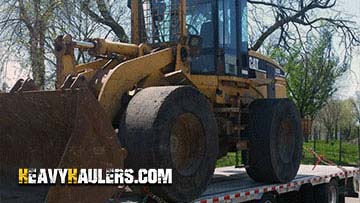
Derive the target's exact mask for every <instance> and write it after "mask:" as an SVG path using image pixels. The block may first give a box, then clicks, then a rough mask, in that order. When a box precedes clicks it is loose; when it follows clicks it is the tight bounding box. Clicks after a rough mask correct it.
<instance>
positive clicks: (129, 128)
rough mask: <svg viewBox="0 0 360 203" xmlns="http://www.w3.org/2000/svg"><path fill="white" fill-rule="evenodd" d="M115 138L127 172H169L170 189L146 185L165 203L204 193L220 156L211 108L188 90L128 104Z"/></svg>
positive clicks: (162, 91) (154, 92) (144, 95)
mask: <svg viewBox="0 0 360 203" xmlns="http://www.w3.org/2000/svg"><path fill="white" fill-rule="evenodd" d="M119 126H120V128H119V138H120V141H121V143H123V144H124V145H125V148H126V149H127V150H128V156H127V158H126V159H125V167H126V168H132V169H134V170H135V171H137V170H138V169H141V168H145V169H149V168H155V169H157V168H164V169H167V168H170V169H173V170H172V184H171V185H150V190H151V192H152V193H154V194H155V195H157V196H159V197H161V198H163V199H164V200H166V201H168V202H190V201H192V200H193V199H195V198H196V197H198V196H199V195H200V194H201V193H202V192H204V191H205V189H206V187H207V185H208V183H209V181H210V179H211V177H212V175H213V173H214V169H215V164H216V160H217V155H218V146H219V145H218V133H217V132H218V130H217V122H216V119H215V116H214V114H213V112H212V111H211V107H210V103H209V102H208V100H207V98H206V97H205V96H203V95H202V94H201V93H200V92H199V91H198V90H196V89H195V88H192V87H190V86H166V87H150V88H145V89H143V90H141V91H140V92H138V93H137V94H136V95H135V96H134V97H133V98H132V99H131V101H130V103H129V105H128V107H127V109H126V111H125V114H124V116H123V117H122V121H121V122H120V125H119Z"/></svg>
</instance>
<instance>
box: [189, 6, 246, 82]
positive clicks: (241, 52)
mask: <svg viewBox="0 0 360 203" xmlns="http://www.w3.org/2000/svg"><path fill="white" fill-rule="evenodd" d="M186 6H187V13H186V26H187V29H188V35H189V38H190V39H191V37H192V36H199V39H200V40H201V45H200V50H199V51H198V52H197V53H192V54H191V73H192V74H206V75H208V74H211V75H212V74H216V75H231V76H239V77H248V68H249V65H248V64H249V63H248V37H247V34H248V33H247V6H246V1H243V0H217V1H213V0H187V5H186Z"/></svg>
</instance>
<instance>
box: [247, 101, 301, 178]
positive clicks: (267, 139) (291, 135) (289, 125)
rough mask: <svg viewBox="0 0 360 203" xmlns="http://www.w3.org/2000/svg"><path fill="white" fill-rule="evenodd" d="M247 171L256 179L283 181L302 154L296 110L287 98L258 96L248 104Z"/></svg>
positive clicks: (298, 119)
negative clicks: (257, 98)
mask: <svg viewBox="0 0 360 203" xmlns="http://www.w3.org/2000/svg"><path fill="white" fill-rule="evenodd" d="M248 133H249V141H250V142H249V151H248V152H247V153H244V154H247V156H248V157H247V158H248V160H247V163H248V167H247V168H246V171H247V173H248V175H249V176H250V177H251V178H252V179H254V180H255V181H257V182H266V183H278V182H280V183H286V182H289V181H291V180H292V179H293V178H294V177H295V176H296V174H297V172H298V170H299V167H300V162H301V158H302V145H303V137H302V129H301V120H300V116H299V113H298V111H297V109H296V106H295V104H294V103H293V102H292V101H290V100H289V99H261V100H255V101H254V102H252V103H251V105H250V115H249V126H248Z"/></svg>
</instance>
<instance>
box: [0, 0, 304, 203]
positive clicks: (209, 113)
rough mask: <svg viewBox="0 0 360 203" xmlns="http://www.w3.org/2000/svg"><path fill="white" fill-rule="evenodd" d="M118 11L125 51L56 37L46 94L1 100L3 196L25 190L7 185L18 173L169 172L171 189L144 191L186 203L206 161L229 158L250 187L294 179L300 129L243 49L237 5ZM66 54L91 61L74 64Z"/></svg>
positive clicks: (280, 88) (270, 64)
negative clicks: (125, 33)
mask: <svg viewBox="0 0 360 203" xmlns="http://www.w3.org/2000/svg"><path fill="white" fill-rule="evenodd" d="M128 4H129V8H130V9H131V11H132V12H131V18H132V19H131V25H132V26H131V27H132V32H131V44H130V43H121V42H111V41H108V40H106V39H89V40H86V41H77V40H75V39H73V38H72V37H71V36H69V35H64V36H59V37H58V38H57V39H56V40H55V50H56V57H57V90H56V91H38V90H37V89H36V87H35V86H34V85H33V84H32V82H31V80H20V81H18V83H17V84H16V85H15V86H14V88H13V89H12V90H11V93H6V94H0V109H1V114H0V139H1V141H0V146H1V147H0V155H1V166H0V172H1V174H0V175H1V179H0V180H1V182H0V184H1V186H2V187H4V185H5V188H7V189H8V190H9V191H10V192H9V193H6V194H11V191H17V190H19V193H21V190H25V189H27V188H26V187H19V186H18V185H17V182H16V180H17V173H18V168H22V167H34V168H133V169H134V170H135V171H136V170H138V169H140V168H145V169H146V168H171V169H173V184H171V185H150V190H151V191H152V192H153V193H154V194H156V195H157V196H159V197H161V198H163V199H164V200H166V201H168V202H189V201H191V200H193V199H195V198H196V197H198V196H199V195H200V194H201V193H202V192H203V191H204V190H205V188H206V186H207V184H208V183H209V181H210V179H211V177H212V175H213V171H214V168H215V164H216V160H217V159H218V158H221V157H223V156H225V155H226V154H227V153H228V152H238V151H241V152H242V157H243V159H242V160H243V162H244V164H245V166H246V170H247V172H248V174H249V175H250V177H252V178H253V179H254V180H256V181H259V182H268V183H275V182H281V183H284V182H288V181H290V180H291V179H293V178H294V177H295V175H296V173H297V171H298V169H299V165H300V160H301V155H302V130H301V120H300V117H299V113H298V111H297V109H296V107H295V105H294V103H293V102H292V101H290V100H289V99H286V82H285V73H284V71H283V70H282V68H281V67H279V65H277V63H276V62H274V61H273V60H271V59H269V58H267V57H265V56H263V55H261V54H258V53H256V52H253V51H249V50H248V38H247V36H248V33H247V27H248V24H247V4H246V1H245V0H216V1H215V0H130V1H129V2H128ZM77 51H83V52H84V51H87V52H88V53H89V54H90V55H91V56H93V57H94V58H95V60H93V61H92V62H89V63H85V64H76V63H75V56H74V53H76V52H77ZM120 143H121V144H120ZM32 189H34V188H32ZM115 189H116V187H115V188H114V187H113V186H101V187H96V186H78V187H73V186H51V187H47V188H44V189H43V192H44V195H43V197H44V198H46V199H47V201H48V202H70V201H72V202H103V201H104V200H105V199H106V198H107V197H109V195H110V194H111V192H112V191H114V190H115ZM5 198H6V195H5ZM9 198H10V197H9Z"/></svg>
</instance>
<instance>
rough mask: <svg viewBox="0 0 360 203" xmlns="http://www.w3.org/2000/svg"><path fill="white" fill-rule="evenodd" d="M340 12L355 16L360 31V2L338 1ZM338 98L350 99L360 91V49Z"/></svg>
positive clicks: (355, 52) (340, 83) (355, 0)
mask: <svg viewBox="0 0 360 203" xmlns="http://www.w3.org/2000/svg"><path fill="white" fill-rule="evenodd" d="M338 1H339V5H338V7H339V10H340V11H346V12H347V13H349V14H350V15H353V16H354V17H353V19H352V20H353V21H356V22H357V25H358V26H359V29H360V0H338ZM337 86H338V89H339V90H338V91H337V93H336V96H337V97H340V98H343V99H345V98H349V97H353V96H355V93H356V91H360V48H357V50H355V51H354V53H353V60H352V64H351V68H350V71H349V72H348V73H347V74H345V75H344V76H343V77H342V78H341V79H340V80H339V81H338V82H337Z"/></svg>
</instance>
